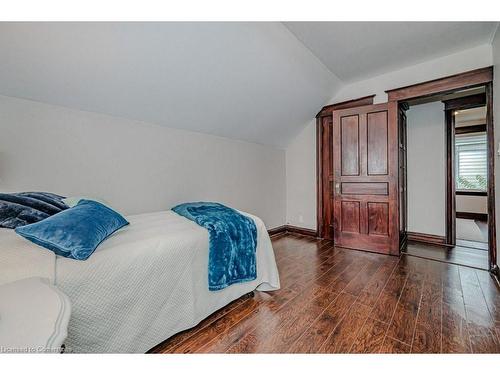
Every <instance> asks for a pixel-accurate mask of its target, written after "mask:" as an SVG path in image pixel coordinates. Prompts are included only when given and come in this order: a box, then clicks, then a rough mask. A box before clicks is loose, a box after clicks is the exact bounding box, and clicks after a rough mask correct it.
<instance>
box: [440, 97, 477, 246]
mask: <svg viewBox="0 0 500 375" xmlns="http://www.w3.org/2000/svg"><path fill="white" fill-rule="evenodd" d="M443 103H444V117H445V126H446V235H445V238H446V244H447V245H450V246H455V245H456V240H457V230H456V227H457V226H456V224H457V223H456V217H457V211H456V194H457V192H456V191H455V150H454V147H455V134H457V131H456V130H457V129H455V115H454V114H453V112H455V111H459V110H463V109H471V108H478V107H484V106H485V105H486V94H477V95H472V96H466V97H463V98H456V99H451V100H444V101H443ZM477 127H479V128H481V129H483V127H482V126H481V125H478V126H474V130H475V129H476V128H477ZM467 128H472V127H467ZM479 128H477V130H480V129H479ZM464 130H465V129H464ZM469 130H472V129H469ZM484 130H486V125H484V129H483V131H484ZM464 195H465V194H464ZM485 195H487V194H485Z"/></svg>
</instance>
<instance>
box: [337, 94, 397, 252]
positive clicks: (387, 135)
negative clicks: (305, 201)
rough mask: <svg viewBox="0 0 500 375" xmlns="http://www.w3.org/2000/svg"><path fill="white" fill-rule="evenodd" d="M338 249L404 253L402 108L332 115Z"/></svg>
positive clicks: (378, 107) (361, 109) (379, 107)
mask: <svg viewBox="0 0 500 375" xmlns="http://www.w3.org/2000/svg"><path fill="white" fill-rule="evenodd" d="M332 155H333V175H334V181H333V182H334V186H335V189H334V192H333V214H334V215H333V223H334V237H335V244H336V245H337V246H343V247H348V248H354V249H360V250H367V251H374V252H379V253H384V254H398V253H399V246H398V242H399V218H398V206H397V200H398V129H397V105H396V104H395V103H384V104H377V105H369V106H363V107H357V108H350V109H344V110H338V111H334V112H333V149H332Z"/></svg>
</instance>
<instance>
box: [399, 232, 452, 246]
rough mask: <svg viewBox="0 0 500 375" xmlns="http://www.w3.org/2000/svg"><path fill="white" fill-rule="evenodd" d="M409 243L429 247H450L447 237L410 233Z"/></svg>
mask: <svg viewBox="0 0 500 375" xmlns="http://www.w3.org/2000/svg"><path fill="white" fill-rule="evenodd" d="M407 234H408V241H414V242H420V243H425V244H428V245H439V246H449V245H448V244H447V243H446V237H444V236H437V235H435V234H426V233H417V232H408V233H407Z"/></svg>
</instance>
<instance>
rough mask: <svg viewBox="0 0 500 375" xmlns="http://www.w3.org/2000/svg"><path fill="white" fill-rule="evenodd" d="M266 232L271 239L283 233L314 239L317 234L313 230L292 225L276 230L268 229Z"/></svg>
mask: <svg viewBox="0 0 500 375" xmlns="http://www.w3.org/2000/svg"><path fill="white" fill-rule="evenodd" d="M267 232H268V233H269V236H271V237H273V236H277V235H279V234H284V233H295V234H300V235H302V236H308V237H314V238H316V237H317V236H318V232H317V231H315V230H314V229H308V228H302V227H296V226H294V225H282V226H279V227H276V228H272V229H269V230H268V231H267Z"/></svg>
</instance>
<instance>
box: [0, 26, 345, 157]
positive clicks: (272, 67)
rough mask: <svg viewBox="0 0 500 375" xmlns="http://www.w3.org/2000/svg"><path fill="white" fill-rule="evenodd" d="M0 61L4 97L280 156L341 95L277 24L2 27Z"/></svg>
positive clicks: (336, 84)
mask: <svg viewBox="0 0 500 375" xmlns="http://www.w3.org/2000/svg"><path fill="white" fill-rule="evenodd" d="M0 55H1V58H0V82H1V84H0V94H2V95H7V96H14V97H20V98H25V99H31V100H35V101H40V102H44V103H49V104H55V105H61V106H65V107H70V108H76V109H81V110H86V111H92V112H98V113H104V114H109V115H114V116H119V117H125V118H129V119H134V120H140V121H144V122H151V123H155V124H159V125H164V126H168V127H173V128H180V129H186V130H192V131H198V132H202V133H209V134H214V135H218V136H223V137H228V138H234V139H240V140H246V141H251V142H256V143H261V144H268V145H273V146H277V147H281V148H282V147H284V146H285V145H286V144H287V142H288V141H289V140H290V139H291V138H292V137H294V136H295V134H297V133H298V132H299V131H300V129H301V128H302V127H303V126H304V124H306V123H307V122H308V121H310V119H311V118H313V117H314V115H315V114H316V113H317V111H318V109H319V108H321V106H322V105H323V104H324V103H325V101H327V100H328V99H329V98H331V97H332V96H333V94H334V93H335V92H336V91H337V90H338V89H339V87H340V82H339V81H338V79H337V78H336V77H335V76H334V75H333V74H332V73H331V72H330V71H329V70H328V69H327V68H326V67H325V66H324V65H323V64H322V63H321V62H320V61H319V60H318V59H317V58H316V57H315V56H314V55H313V54H312V53H311V52H310V51H309V50H308V49H307V48H306V47H305V46H304V45H303V44H302V43H300V42H299V41H298V40H297V39H296V38H295V37H294V36H293V35H292V34H291V33H290V31H289V30H288V29H287V28H286V27H284V26H283V24H281V23H0ZM12 126H15V124H12Z"/></svg>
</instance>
